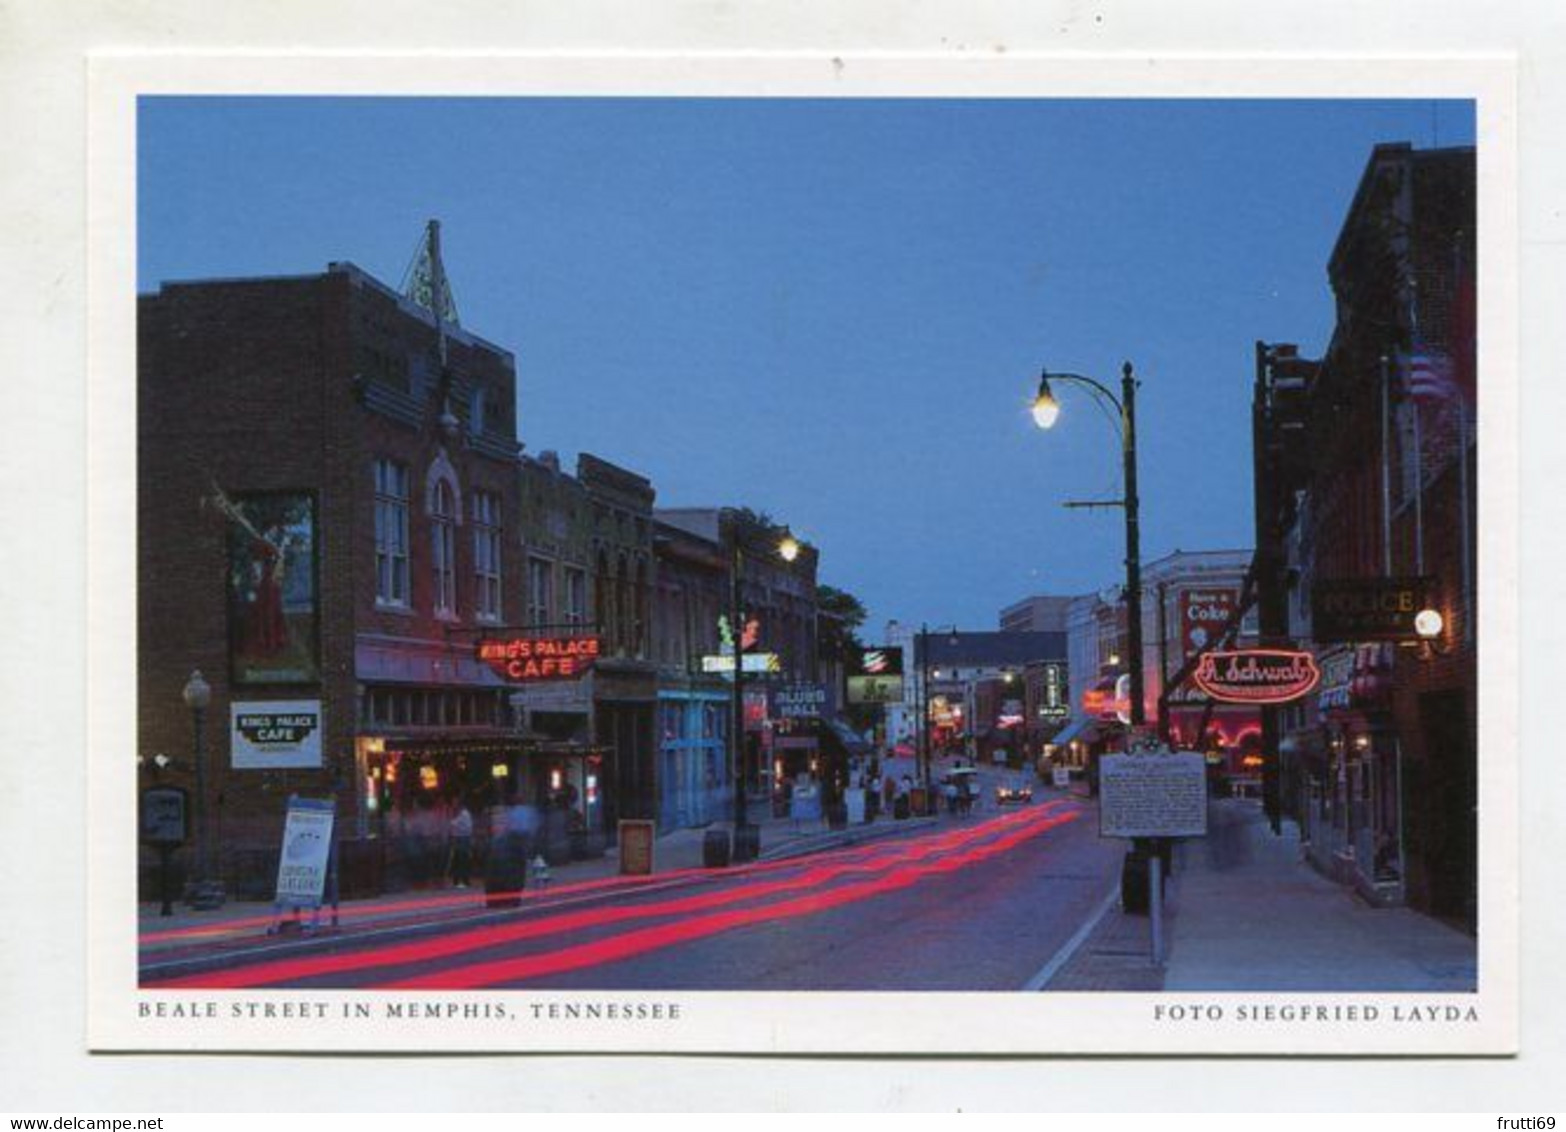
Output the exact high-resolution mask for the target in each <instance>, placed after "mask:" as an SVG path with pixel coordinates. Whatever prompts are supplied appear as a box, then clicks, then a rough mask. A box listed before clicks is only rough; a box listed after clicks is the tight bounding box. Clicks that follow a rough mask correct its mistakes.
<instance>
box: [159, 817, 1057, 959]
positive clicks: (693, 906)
mask: <svg viewBox="0 0 1566 1132" xmlns="http://www.w3.org/2000/svg"><path fill="white" fill-rule="evenodd" d="M1056 808H1057V807H1056V806H1055V805H1053V804H1052V805H1049V806H1045V807H1040V808H1039V809H1038V810H1033V811H1019V812H1018V813H1015V814H1011V815H1008V816H1007V817H1004V818H1001V819H998V820H995V821H991V822H987V823H984V824H982V825H978V826H974V827H969V828H964V829H960V830H955V831H951V832H949V833H945V834H942V835H940V836H937V837H924V838H920V839H918V840H916V841H911V842H904V843H900V844H897V845H892V846H867V847H860V848H856V849H851V850H841V851H838V852H836V853H832V854H825V855H822V856H821V857H818V858H815V859H814V860H813V862H812V864H811V866H810V867H808V868H806V869H805V871H804V872H802V873H800V874H799V875H797V876H794V877H789V878H785V879H782V880H777V881H769V882H763V883H742V884H739V885H737V886H736V887H733V888H726V889H724V890H722V891H718V892H704V893H700V894H696V895H693V896H686V897H680V898H675V899H671V900H662V901H658V902H655V903H650V904H635V905H622V906H618V907H609V908H593V909H585V910H582V911H578V912H569V913H563V914H557V915H552V916H545V917H544V918H541V919H536V920H529V921H527V922H524V923H510V924H504V925H496V926H492V927H484V928H475V929H470V930H466V931H460V932H454V933H452V934H450V935H447V936H444V937H442V938H439V939H434V940H418V941H411V942H408V943H403V944H392V945H387V946H383V947H378V948H375V949H372V950H367V951H362V952H349V953H336V954H330V955H317V956H305V957H301V958H297V959H281V960H271V961H265V962H260V963H254V964H251V965H248V966H244V967H238V968H234V969H231V970H225V971H213V972H205V973H201V974H195V975H188V976H183V977H180V978H176V979H169V980H163V981H149V982H147V983H144V984H143V985H144V986H145V987H147V988H156V989H186V988H197V987H200V988H206V989H238V988H244V987H257V986H265V985H271V984H278V983H290V982H295V981H297V980H302V979H309V978H316V977H319V976H322V975H331V974H339V973H343V972H350V971H363V970H367V969H370V968H376V967H387V966H402V965H406V964H412V963H418V962H423V961H429V960H435V959H442V958H451V957H454V956H458V955H463V954H467V953H471V952H475V951H479V950H483V949H486V948H491V947H496V946H502V945H505V944H508V943H515V942H520V941H524V940H532V939H539V938H543V937H547V936H550V935H557V934H560V933H564V932H576V931H583V930H588V929H592V928H598V927H604V926H610V925H614V924H619V923H625V922H628V921H633V920H645V919H654V918H660V917H666V916H686V915H692V914H694V913H708V914H706V915H699V916H697V917H696V918H694V919H689V920H681V921H677V922H674V923H670V924H665V925H659V926H655V927H650V928H645V929H641V930H637V931H632V932H629V933H626V934H623V935H619V936H615V937H612V938H609V939H605V940H600V941H595V942H591V943H586V944H578V945H573V946H569V947H565V948H562V949H560V950H558V951H554V952H549V953H545V954H541V955H531V956H525V957H519V958H513V959H506V960H498V961H495V962H492V963H480V964H474V965H470V966H467V967H461V968H456V969H452V970H447V971H443V972H437V973H434V974H431V975H427V976H421V977H420V978H419V979H415V980H411V981H403V982H394V983H390V984H387V985H390V986H396V987H400V988H414V987H429V988H435V987H439V988H443V989H457V988H459V987H467V986H486V985H493V984H494V983H495V982H500V981H515V980H519V979H526V978H530V977H537V976H538V975H541V974H549V973H554V972H557V971H563V970H575V969H579V968H581V967H586V966H593V965H597V964H600V963H607V962H614V961H616V960H619V959H625V958H629V957H632V956H635V955H639V954H643V953H645V952H647V951H651V950H657V949H661V948H666V947H670V946H673V945H675V944H678V943H682V942H686V941H689V940H694V939H699V938H703V937H705V936H709V935H713V934H716V933H718V932H722V931H728V930H732V929H734V928H737V927H744V926H748V925H750V924H755V923H763V922H766V921H769V920H777V919H783V918H789V917H793V916H800V915H809V914H813V913H815V912H820V911H825V910H827V909H829V908H834V907H837V906H839V905H842V904H846V903H849V902H853V901H858V900H864V899H868V898H870V897H873V896H876V895H880V894H882V893H885V892H893V891H897V890H900V889H903V888H907V887H909V886H910V885H912V884H915V883H917V882H918V881H919V880H921V879H924V878H925V877H928V876H932V875H936V874H939V873H945V872H951V871H954V870H956V869H960V868H964V867H966V866H968V865H971V864H974V863H977V862H979V861H983V860H986V859H988V858H990V857H993V856H995V855H997V854H999V853H1002V852H1005V851H1006V850H1008V849H1010V848H1012V847H1013V846H1015V845H1017V844H1019V843H1020V842H1022V841H1023V840H1026V839H1028V838H1031V837H1034V836H1037V835H1038V834H1041V833H1043V832H1045V831H1046V830H1048V829H1052V828H1054V827H1055V826H1057V825H1060V824H1062V823H1064V822H1067V821H1071V820H1074V819H1075V818H1076V817H1077V816H1079V811H1076V810H1071V811H1068V812H1065V813H1063V814H1057V813H1056V812H1055V811H1056ZM986 839H988V840H986ZM973 842H982V844H979V845H977V846H972V847H969V846H970V845H971V843H973ZM939 854H946V855H945V856H942V857H941V859H939V860H937V861H934V862H933V863H925V864H921V863H920V862H925V861H927V860H928V859H930V858H933V857H936V856H937V855H939ZM898 866H901V868H900V869H899V871H898V872H896V873H895V874H892V873H889V872H888V871H889V870H891V869H893V868H894V867H898ZM799 867H800V863H799V862H797V861H772V862H767V863H765V864H761V865H753V866H749V867H748V869H746V870H744V871H742V870H728V872H727V875H728V876H730V877H733V878H734V879H735V880H737V881H747V882H748V881H752V880H753V878H754V877H756V875H757V874H766V873H770V872H776V871H778V870H780V869H790V868H799ZM688 871H689V872H691V873H703V872H711V871H715V870H703V869H695V870H688ZM853 873H886V874H888V875H883V876H880V877H877V878H873V879H870V880H866V881H862V882H858V883H855V884H851V885H847V886H844V887H843V888H840V889H836V890H832V891H821V892H816V893H812V894H808V895H804V896H799V897H795V898H793V899H790V900H784V901H781V902H779V903H775V904H770V905H763V906H760V907H750V908H742V909H729V910H727V911H723V912H720V913H716V914H713V913H711V910H712V909H714V908H722V907H723V906H725V905H730V904H736V903H741V902H747V901H754V900H759V899H764V898H766V897H769V896H778V895H782V894H784V893H788V892H796V891H798V890H800V889H809V888H822V887H824V886H825V885H826V884H828V883H830V882H831V881H834V880H837V879H838V878H840V877H842V876H845V875H848V874H853ZM670 875H672V874H664V876H665V877H668V876H670ZM615 879H616V880H618V879H619V878H615ZM570 887H571V888H573V889H574V890H576V891H581V890H583V889H585V888H588V887H596V888H607V887H611V885H609V884H607V883H605V882H587V884H584V885H581V886H570ZM626 887H628V888H630V887H633V886H626ZM557 891H564V890H563V889H562V890H557ZM546 907H547V906H546ZM497 972H498V973H497ZM427 979H433V980H436V981H435V982H426V981H424V980H427Z"/></svg>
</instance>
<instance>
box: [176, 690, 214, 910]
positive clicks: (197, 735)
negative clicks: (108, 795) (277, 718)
mask: <svg viewBox="0 0 1566 1132" xmlns="http://www.w3.org/2000/svg"><path fill="white" fill-rule="evenodd" d="M182 695H183V697H184V700H185V706H186V707H188V708H189V709H190V719H191V724H192V728H193V733H194V747H195V766H196V806H195V809H196V875H195V876H194V877H193V878H192V879H191V881H190V882H189V884H188V885H187V886H186V887H187V893H186V897H185V899H186V903H188V904H189V905H190V906H191V907H192V908H195V909H198V910H205V909H209V908H219V907H221V906H222V904H223V901H224V893H223V882H222V881H221V880H218V879H215V878H213V877H212V875H211V869H210V867H209V866H210V861H209V860H208V852H209V849H210V847H209V845H208V843H207V753H206V741H205V739H206V736H205V732H206V727H205V723H206V716H207V708H208V706H210V704H211V703H212V685H210V684H208V683H207V682H206V680H205V679H204V678H203V677H202V675H201V670H200V669H199V668H198V669H196V670H195V671H193V672H191V674H190V679H189V680H187V681H185V688H184V691H183V693H182Z"/></svg>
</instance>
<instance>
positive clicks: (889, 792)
mask: <svg viewBox="0 0 1566 1132" xmlns="http://www.w3.org/2000/svg"><path fill="white" fill-rule="evenodd" d="M896 794H897V782H896V780H895V779H894V778H893V777H892V776H891V775H890V774H888V775H887V776H886V777H885V778H883V779H882V780H881V797H882V798H883V799H884V800H885V802H886V812H887V813H891V812H892V803H893V802H894V801H895V800H896Z"/></svg>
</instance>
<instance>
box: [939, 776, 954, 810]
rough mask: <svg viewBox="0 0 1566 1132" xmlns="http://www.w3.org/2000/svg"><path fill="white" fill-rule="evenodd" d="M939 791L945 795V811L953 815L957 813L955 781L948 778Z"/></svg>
mask: <svg viewBox="0 0 1566 1132" xmlns="http://www.w3.org/2000/svg"><path fill="white" fill-rule="evenodd" d="M941 793H942V794H944V795H945V796H946V812H947V813H948V814H951V815H953V816H956V813H957V783H956V781H955V780H953V779H951V778H948V779H947V780H946V785H944V786H942V787H941Z"/></svg>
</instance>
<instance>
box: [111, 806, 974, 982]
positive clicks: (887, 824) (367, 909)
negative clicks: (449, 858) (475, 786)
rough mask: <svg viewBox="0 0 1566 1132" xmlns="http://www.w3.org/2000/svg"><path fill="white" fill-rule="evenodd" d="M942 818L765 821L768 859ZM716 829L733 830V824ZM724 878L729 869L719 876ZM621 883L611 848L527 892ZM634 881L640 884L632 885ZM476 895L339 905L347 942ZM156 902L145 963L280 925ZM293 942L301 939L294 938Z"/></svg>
mask: <svg viewBox="0 0 1566 1132" xmlns="http://www.w3.org/2000/svg"><path fill="white" fill-rule="evenodd" d="M938 820H939V821H944V820H946V819H945V818H944V816H943V817H942V818H940V819H936V818H909V819H906V820H903V821H896V820H893V819H891V818H889V817H886V816H885V815H882V816H881V817H880V818H878V819H877V820H876V821H874V822H871V823H869V824H866V825H857V826H850V827H849V828H848V829H844V830H830V829H828V828H827V826H826V824H825V822H821V821H813V822H806V823H796V822H794V821H792V820H791V819H789V818H786V817H785V818H774V817H772V816H771V815H770V814H769V815H768V816H767V817H766V818H765V819H763V820H761V821H759V822H757V823H756V824H758V825H759V826H760V827H761V858H760V859H761V860H762V861H776V860H783V859H787V858H790V857H795V856H802V855H805V854H807V853H816V852H821V851H823V850H826V849H831V848H836V847H838V846H844V845H852V844H856V843H859V842H863V841H867V840H873V839H877V838H881V837H889V836H896V835H900V834H908V833H913V832H915V831H919V830H925V829H929V828H932V827H933V826H934V825H935V824H936V823H937V821H938ZM710 828H714V829H723V830H727V829H728V825H727V823H717V824H715V825H713V826H711V827H710ZM706 832H707V830H706V829H678V830H672V831H670V832H669V833H667V834H665V835H664V836H662V837H659V838H658V839H657V840H656V841H655V842H654V846H653V875H652V877H649V878H645V879H647V880H649V881H652V880H656V879H657V878H658V877H661V876H666V875H668V874H674V873H684V872H689V871H691V870H698V869H701V868H703V861H702V842H703V839H704V837H705V836H706ZM715 871H717V872H721V871H722V870H715ZM619 879H620V858H619V851H618V849H617V848H615V847H611V848H610V849H609V850H608V851H607V852H606V853H605V854H604V855H603V856H602V857H596V858H589V859H587V860H581V861H572V862H570V863H569V864H565V865H558V866H554V867H552V868H551V869H550V878H549V882H548V885H547V886H546V887H544V888H535V887H532V885H531V882H530V885H529V887H528V889H527V890H526V895H527V897H528V898H533V899H536V898H538V897H539V896H542V895H546V894H553V893H559V894H561V895H567V894H569V893H572V892H587V891H592V890H595V889H599V888H607V887H609V886H611V885H613V884H615V883H617V882H618V881H619ZM625 879H626V880H627V881H631V882H634V880H635V879H636V878H625ZM475 881H476V883H475V885H474V886H473V887H472V888H467V889H456V888H451V887H441V888H424V889H413V890H410V891H407V892H397V893H391V894H388V895H384V896H377V897H373V898H370V899H365V900H345V901H343V902H342V904H341V905H340V906H339V929H338V930H337V931H335V932H333V933H332V934H333V935H335V936H339V937H340V936H341V935H343V934H347V933H350V932H352V933H358V932H364V931H370V930H374V929H384V928H390V927H394V926H396V927H411V926H414V925H417V924H423V923H430V922H434V921H444V920H457V919H465V918H470V917H473V916H478V915H483V914H485V913H487V912H489V911H491V909H489V908H488V906H487V905H486V903H485V898H484V886H483V879H482V876H476V877H475ZM158 909H159V905H158V903H157V902H156V901H153V902H150V903H142V904H141V905H140V906H139V908H138V922H137V930H138V935H139V936H140V937H141V938H140V949H141V952H142V955H143V958H144V959H147V958H151V957H152V956H155V955H165V954H170V953H173V952H175V951H179V950H185V949H190V948H192V947H201V946H211V945H218V946H221V945H222V944H223V943H225V942H240V941H252V940H254V939H255V938H256V937H257V936H261V935H264V934H265V933H266V930H267V928H268V927H269V926H270V925H271V924H272V919H273V908H272V905H271V904H270V903H268V902H244V903H240V902H230V903H228V904H225V905H224V906H223V907H222V908H219V909H215V910H212V911H207V912H193V911H190V910H189V909H187V908H185V907H184V906H183V905H180V904H175V906H174V914H173V915H172V916H160V915H158ZM320 924H321V926H322V928H323V929H329V927H330V924H331V909H330V908H324V909H322V913H321V918H320ZM290 934H291V935H292V936H293V938H299V937H298V935H297V934H294V933H290Z"/></svg>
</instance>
